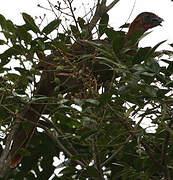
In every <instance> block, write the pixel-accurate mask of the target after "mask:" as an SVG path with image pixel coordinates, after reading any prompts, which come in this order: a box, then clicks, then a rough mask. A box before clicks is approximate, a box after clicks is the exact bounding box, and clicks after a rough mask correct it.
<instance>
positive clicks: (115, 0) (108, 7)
mask: <svg viewBox="0 0 173 180" xmlns="http://www.w3.org/2000/svg"><path fill="white" fill-rule="evenodd" d="M119 1H120V0H114V1H113V2H112V3H111V4H110V5H109V6H107V8H106V11H107V12H108V11H109V10H110V9H112V8H113V7H114V6H115V5H116V4H117V3H118V2H119Z"/></svg>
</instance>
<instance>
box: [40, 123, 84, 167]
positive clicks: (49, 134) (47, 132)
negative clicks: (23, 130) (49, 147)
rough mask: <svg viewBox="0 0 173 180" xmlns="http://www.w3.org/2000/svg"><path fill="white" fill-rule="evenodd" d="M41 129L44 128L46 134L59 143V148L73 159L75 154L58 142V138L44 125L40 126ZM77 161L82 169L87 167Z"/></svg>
mask: <svg viewBox="0 0 173 180" xmlns="http://www.w3.org/2000/svg"><path fill="white" fill-rule="evenodd" d="M39 126H40V127H41V128H43V129H44V130H45V132H46V134H47V135H48V136H49V137H50V138H51V139H52V140H53V141H55V142H56V143H57V145H58V148H61V149H62V151H63V152H64V153H65V154H67V156H68V157H70V158H72V157H73V154H71V152H70V151H69V150H68V149H67V148H66V147H65V146H64V145H63V144H62V143H61V142H60V141H59V140H58V138H57V137H55V136H53V135H52V133H50V131H49V130H48V128H46V127H45V126H43V125H39ZM74 161H76V163H77V164H79V165H81V166H82V167H85V164H84V163H83V162H81V161H79V160H74Z"/></svg>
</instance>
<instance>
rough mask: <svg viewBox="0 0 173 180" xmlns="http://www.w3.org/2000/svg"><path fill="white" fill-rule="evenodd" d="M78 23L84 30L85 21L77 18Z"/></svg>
mask: <svg viewBox="0 0 173 180" xmlns="http://www.w3.org/2000/svg"><path fill="white" fill-rule="evenodd" d="M78 23H79V26H80V28H81V29H85V27H86V26H85V20H84V19H83V18H81V17H78Z"/></svg>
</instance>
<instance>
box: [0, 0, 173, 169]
mask: <svg viewBox="0 0 173 180" xmlns="http://www.w3.org/2000/svg"><path fill="white" fill-rule="evenodd" d="M50 1H51V2H52V3H56V0H50ZM93 1H94V0H74V3H75V6H76V8H77V14H78V15H79V16H80V14H81V15H82V14H84V12H83V10H84V9H83V6H81V2H84V3H85V4H88V3H89V4H90V5H92V4H93ZM134 1H135V0H120V2H119V3H118V4H117V5H116V6H115V7H114V8H113V9H112V10H111V11H110V12H109V15H110V21H109V25H110V26H111V27H114V29H115V30H118V28H119V27H120V26H121V25H123V24H124V23H125V22H126V21H127V19H128V17H129V15H130V13H131V11H132V8H133V5H134ZM109 2H112V0H108V4H109ZM37 4H41V5H43V6H45V7H49V5H48V3H47V0H4V1H3V0H2V2H1V5H0V14H2V15H4V16H5V17H6V19H10V20H12V21H13V22H14V23H15V24H23V23H24V22H23V18H22V16H21V13H22V12H26V13H28V14H30V15H31V16H33V17H35V16H40V15H41V16H43V14H47V22H50V21H51V20H53V19H54V18H55V16H54V15H53V14H52V13H51V12H48V11H46V10H44V9H41V8H39V7H37ZM144 11H148V12H153V13H155V14H157V15H158V16H160V17H161V18H163V19H164V22H163V23H162V25H163V27H160V26H159V27H156V28H154V29H153V30H152V31H153V32H152V33H151V34H150V35H148V36H147V37H145V38H144V39H143V40H142V42H141V43H140V45H142V46H154V45H156V44H157V43H158V42H160V41H162V40H167V42H165V43H164V44H163V45H161V47H159V48H160V49H170V50H173V49H172V48H171V47H170V46H169V45H168V44H170V43H173V2H171V0H136V4H135V7H134V10H133V12H132V15H131V16H130V19H129V20H128V23H130V22H132V21H133V19H134V18H135V17H136V16H137V15H138V14H139V13H141V12H144ZM56 162H57V163H58V161H57V160H56ZM57 163H56V164H57ZM57 172H58V171H57Z"/></svg>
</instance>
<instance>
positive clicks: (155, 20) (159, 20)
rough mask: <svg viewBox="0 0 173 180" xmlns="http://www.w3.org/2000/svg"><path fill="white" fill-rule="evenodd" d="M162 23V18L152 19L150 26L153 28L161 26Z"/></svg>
mask: <svg viewBox="0 0 173 180" xmlns="http://www.w3.org/2000/svg"><path fill="white" fill-rule="evenodd" d="M162 22H163V19H162V18H160V17H158V16H157V17H154V18H152V24H153V26H162V24H161V23H162Z"/></svg>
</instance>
